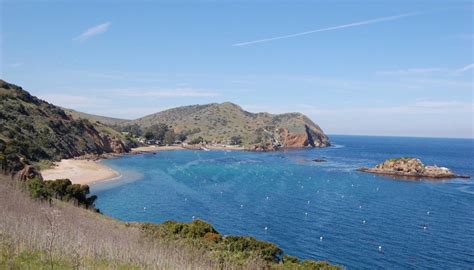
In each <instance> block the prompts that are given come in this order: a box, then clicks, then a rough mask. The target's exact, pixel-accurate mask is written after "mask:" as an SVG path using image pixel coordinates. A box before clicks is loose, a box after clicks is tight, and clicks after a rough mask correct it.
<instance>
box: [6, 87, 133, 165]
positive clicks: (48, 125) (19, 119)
mask: <svg viewBox="0 0 474 270" xmlns="http://www.w3.org/2000/svg"><path fill="white" fill-rule="evenodd" d="M114 134H115V133H114V132H113V131H112V132H109V133H107V132H102V131H99V130H98V129H97V128H96V126H95V125H94V124H92V123H91V122H89V121H88V120H85V119H80V120H76V119H73V118H72V117H71V116H70V115H68V114H66V113H65V112H64V110H62V109H61V108H59V107H57V106H54V105H52V104H49V103H48V102H46V101H43V100H40V99H38V98H37V97H34V96H32V95H30V94H29V93H28V92H27V91H25V90H23V89H22V88H21V87H19V86H16V85H13V84H9V83H7V82H5V81H3V80H0V155H1V156H3V157H5V156H8V155H12V153H14V154H15V155H18V154H19V155H21V156H24V157H26V158H27V159H28V160H32V161H38V160H41V159H61V158H72V157H76V156H80V155H84V154H103V153H109V152H116V153H123V152H127V151H129V147H128V146H127V145H126V143H125V142H124V141H122V140H120V139H119V138H118V137H116V136H114ZM12 158H15V157H13V156H11V157H10V159H12Z"/></svg>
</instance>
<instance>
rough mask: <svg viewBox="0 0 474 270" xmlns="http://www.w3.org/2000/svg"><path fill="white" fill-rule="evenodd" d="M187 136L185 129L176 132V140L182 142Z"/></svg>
mask: <svg viewBox="0 0 474 270" xmlns="http://www.w3.org/2000/svg"><path fill="white" fill-rule="evenodd" d="M187 138H188V135H187V132H186V131H181V132H180V133H178V135H176V140H177V141H181V142H184V141H186V139H187Z"/></svg>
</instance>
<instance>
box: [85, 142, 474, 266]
mask: <svg viewBox="0 0 474 270" xmlns="http://www.w3.org/2000/svg"><path fill="white" fill-rule="evenodd" d="M331 140H332V143H333V144H334V145H335V146H334V147H331V148H326V149H312V150H294V151H287V152H274V153H251V152H226V151H211V152H202V151H169V152H160V153H157V154H156V155H153V154H145V155H137V156H127V157H123V158H120V159H114V160H107V161H104V163H106V164H107V165H110V166H112V167H113V168H115V169H116V170H117V171H119V172H121V173H122V174H123V177H122V180H120V181H116V182H114V183H111V182H109V183H105V184H98V185H95V186H94V187H93V192H94V193H95V194H97V195H98V196H99V200H98V201H97V205H98V207H99V208H100V209H101V211H103V212H104V213H106V214H108V215H111V216H113V217H116V218H118V219H121V220H126V221H150V222H163V221H165V220H178V221H191V220H192V217H193V216H194V217H195V218H199V219H203V220H206V221H209V222H210V223H212V224H213V225H214V226H215V228H216V229H217V230H218V231H220V232H221V233H222V234H233V235H252V236H255V237H257V238H259V239H264V240H268V241H271V242H275V243H277V244H278V245H279V246H280V247H281V248H282V249H283V250H285V251H286V252H287V253H289V254H291V255H296V256H299V257H302V258H312V259H325V260H329V261H331V262H333V263H338V264H342V265H345V266H346V267H347V268H349V269H361V268H390V269H407V268H438V269H439V268H445V269H471V268H473V267H474V181H473V180H472V179H470V180H467V181H466V180H451V181H443V182H430V181H420V182H411V181H400V180H392V179H391V178H387V177H380V176H375V175H371V174H365V173H359V172H356V171H355V169H357V168H358V167H362V166H373V165H375V164H377V163H379V162H380V161H382V160H385V159H386V158H390V157H399V156H414V157H419V158H421V159H422V160H423V161H424V162H425V163H426V164H437V165H442V166H446V167H450V168H452V169H453V170H454V171H455V172H457V173H459V174H469V175H471V176H472V175H474V164H473V161H474V140H461V139H459V140H458V139H427V138H399V137H386V138H385V137H358V136H331ZM313 158H324V159H327V160H328V162H326V163H315V162H312V161H311V159H313ZM144 207H146V209H144ZM364 221H365V222H364ZM265 227H268V229H267V230H265V229H264V228H265ZM320 237H323V239H322V240H320ZM379 246H381V247H382V250H381V251H380V250H379Z"/></svg>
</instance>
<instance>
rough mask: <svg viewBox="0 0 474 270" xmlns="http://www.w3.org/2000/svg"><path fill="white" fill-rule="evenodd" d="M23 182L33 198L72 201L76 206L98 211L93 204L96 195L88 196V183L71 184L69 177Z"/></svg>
mask: <svg viewBox="0 0 474 270" xmlns="http://www.w3.org/2000/svg"><path fill="white" fill-rule="evenodd" d="M25 183H26V187H27V189H28V191H29V192H30V195H31V196H32V197H33V198H38V199H51V198H55V199H58V200H62V201H66V202H74V203H75V204H76V205H78V206H83V207H85V208H87V209H94V210H97V211H98V209H96V208H95V205H94V202H95V201H96V199H97V196H95V195H92V196H88V195H89V193H90V190H89V186H88V185H79V184H72V182H71V181H70V180H69V179H58V180H53V181H43V180H41V179H39V178H34V179H30V180H27V181H26V182H25Z"/></svg>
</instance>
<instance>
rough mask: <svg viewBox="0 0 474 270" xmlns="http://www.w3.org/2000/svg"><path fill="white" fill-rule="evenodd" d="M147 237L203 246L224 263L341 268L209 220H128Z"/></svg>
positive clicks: (309, 269)
mask: <svg viewBox="0 0 474 270" xmlns="http://www.w3.org/2000/svg"><path fill="white" fill-rule="evenodd" d="M130 226H138V227H139V228H140V230H141V231H142V232H143V233H144V235H145V236H146V237H147V238H148V239H150V240H152V241H153V240H155V239H160V240H165V241H174V242H181V243H185V244H187V245H192V246H195V247H197V248H201V249H204V250H205V251H206V253H208V254H209V256H210V257H211V259H212V260H214V261H217V262H219V263H221V264H226V265H229V264H230V265H238V266H245V265H246V264H247V263H248V262H249V261H252V260H255V259H259V260H262V263H263V268H267V269H298V270H313V269H330V270H332V269H334V270H335V269H340V267H338V266H333V265H331V264H329V263H327V262H322V261H313V260H305V261H300V260H299V259H298V258H296V257H292V256H288V255H285V256H283V251H282V250H281V249H280V248H279V247H278V246H276V245H275V244H273V243H269V242H265V241H260V240H257V239H255V238H253V237H249V236H222V235H221V234H219V232H218V231H217V230H216V229H214V228H213V227H212V226H211V225H210V224H208V223H206V222H204V221H201V220H195V221H193V222H191V223H181V222H176V221H167V222H164V223H162V224H152V223H131V224H130Z"/></svg>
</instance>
